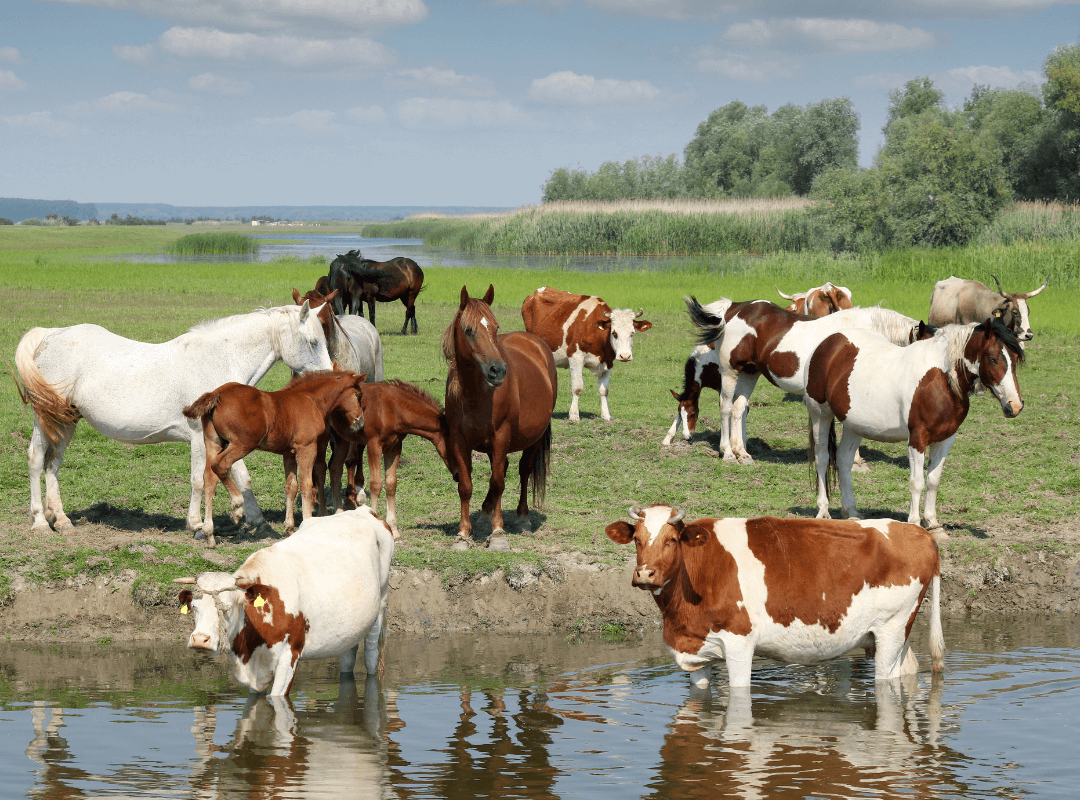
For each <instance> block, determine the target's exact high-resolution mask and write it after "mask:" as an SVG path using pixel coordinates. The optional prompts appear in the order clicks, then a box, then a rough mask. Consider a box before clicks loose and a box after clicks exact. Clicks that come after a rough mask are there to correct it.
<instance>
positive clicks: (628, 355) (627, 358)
mask: <svg viewBox="0 0 1080 800" xmlns="http://www.w3.org/2000/svg"><path fill="white" fill-rule="evenodd" d="M633 360H634V354H633V353H621V354H620V355H619V361H633Z"/></svg>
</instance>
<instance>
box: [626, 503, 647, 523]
mask: <svg viewBox="0 0 1080 800" xmlns="http://www.w3.org/2000/svg"><path fill="white" fill-rule="evenodd" d="M626 516H628V517H630V519H632V520H633V521H634V522H641V520H642V519H644V517H642V516H641V506H639V505H638V504H637V503H634V505H632V506H630V508H628V509H627V510H626Z"/></svg>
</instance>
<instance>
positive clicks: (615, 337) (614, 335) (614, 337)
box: [611, 331, 619, 339]
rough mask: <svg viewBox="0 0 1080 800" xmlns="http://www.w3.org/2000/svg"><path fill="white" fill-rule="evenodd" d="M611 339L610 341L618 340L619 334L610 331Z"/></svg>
mask: <svg viewBox="0 0 1080 800" xmlns="http://www.w3.org/2000/svg"><path fill="white" fill-rule="evenodd" d="M611 338H612V339H618V338H619V332H618V331H612V332H611Z"/></svg>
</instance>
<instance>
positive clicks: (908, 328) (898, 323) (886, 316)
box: [865, 306, 919, 347]
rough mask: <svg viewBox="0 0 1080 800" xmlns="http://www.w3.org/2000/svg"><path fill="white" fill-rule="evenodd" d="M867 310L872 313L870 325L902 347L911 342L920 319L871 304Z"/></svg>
mask: <svg viewBox="0 0 1080 800" xmlns="http://www.w3.org/2000/svg"><path fill="white" fill-rule="evenodd" d="M865 310H866V311H867V312H869V314H870V327H871V328H873V329H874V330H875V331H877V332H878V333H880V334H881V335H882V336H884V337H885V338H886V339H888V340H889V341H890V342H892V343H893V344H897V345H900V346H901V347H903V346H905V345H907V344H910V343H911V336H912V331H913V330H914V329H915V328H917V327H918V325H919V321H918V320H916V319H912V318H911V317H908V316H905V315H903V314H901V313H900V312H899V311H893V310H892V309H891V308H882V307H881V306H871V307H869V308H866V309H865Z"/></svg>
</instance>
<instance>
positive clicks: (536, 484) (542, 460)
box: [529, 422, 551, 509]
mask: <svg viewBox="0 0 1080 800" xmlns="http://www.w3.org/2000/svg"><path fill="white" fill-rule="evenodd" d="M550 466H551V423H550V422H549V423H548V426H547V429H546V430H545V431H544V435H543V436H541V437H540V447H539V448H538V449H537V451H536V452H535V453H533V465H532V474H531V475H530V476H529V486H530V487H531V488H532V497H533V508H536V509H540V508H543V506H544V498H545V497H546V495H547V475H548V468H549V467H550Z"/></svg>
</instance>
